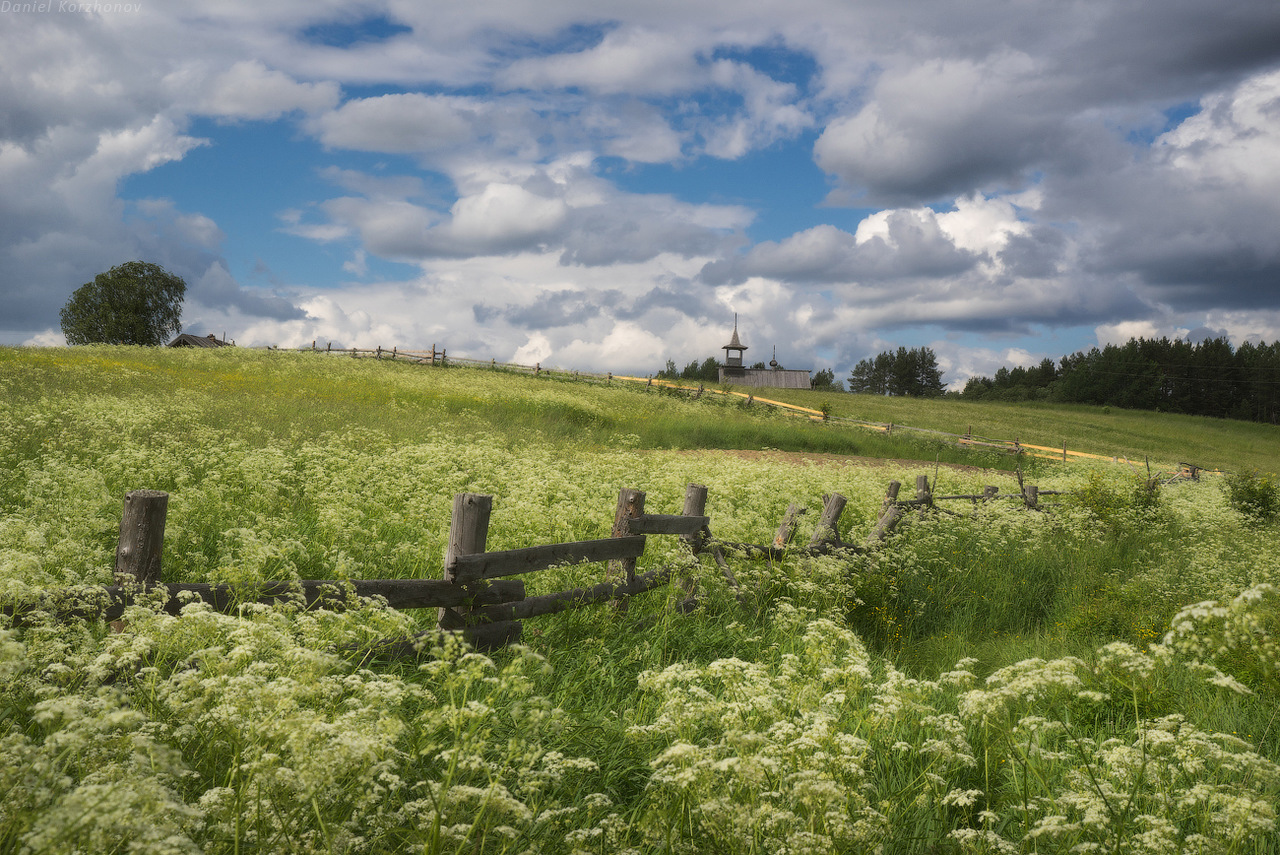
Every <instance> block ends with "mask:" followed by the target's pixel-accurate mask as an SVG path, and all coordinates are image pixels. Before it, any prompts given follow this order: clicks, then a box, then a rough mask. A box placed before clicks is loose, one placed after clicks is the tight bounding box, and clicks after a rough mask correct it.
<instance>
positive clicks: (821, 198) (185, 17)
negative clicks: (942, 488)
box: [0, 0, 1280, 389]
mask: <svg viewBox="0 0 1280 855" xmlns="http://www.w3.org/2000/svg"><path fill="white" fill-rule="evenodd" d="M133 260H142V261H149V262H153V263H156V264H160V265H162V266H164V267H165V268H166V269H168V270H170V271H172V272H174V273H176V274H178V275H180V276H182V277H183V278H184V279H185V281H186V282H187V285H188V290H187V294H186V300H185V303H184V306H183V331H184V332H190V333H195V334H197V335H205V334H209V333H213V334H215V335H217V336H219V337H222V336H223V335H224V334H225V336H226V337H227V338H229V339H233V340H235V342H236V343H237V344H238V345H241V346H264V345H274V346H279V347H298V346H309V345H310V344H311V343H312V342H313V341H315V342H317V344H318V345H319V346H320V347H325V346H327V345H329V344H332V346H333V347H335V348H336V347H352V346H357V347H370V348H372V347H376V346H382V347H386V348H391V347H399V348H401V349H414V348H430V347H431V346H432V345H435V346H436V347H440V348H446V349H447V350H448V352H449V353H450V354H451V355H455V356H467V357H472V358H477V359H497V360H499V361H514V362H521V363H527V364H532V363H534V362H539V363H541V364H543V365H545V366H553V367H562V368H572V369H578V370H582V371H601V372H603V371H613V372H616V373H624V372H625V373H649V372H653V371H657V370H659V369H661V368H662V367H663V366H664V365H665V363H666V361H667V360H668V359H669V360H672V361H674V362H675V363H676V364H677V366H683V365H685V364H686V363H688V362H690V361H693V360H697V361H699V362H700V361H702V360H703V359H705V358H706V357H708V356H722V355H723V351H722V350H721V349H720V348H721V347H722V346H723V345H725V344H727V343H728V341H729V337H730V334H731V332H732V329H733V324H734V318H735V315H736V317H737V323H738V328H739V333H740V337H741V339H742V342H743V343H744V344H745V345H747V347H748V348H749V349H748V350H747V352H746V360H747V361H748V362H754V361H757V360H759V361H764V362H768V361H769V360H770V359H771V358H773V356H774V354H775V352H776V358H777V360H778V362H779V363H781V364H783V365H784V366H785V367H787V368H809V369H812V370H814V371H815V372H816V371H817V370H820V369H825V368H830V369H833V370H834V371H835V372H836V376H837V378H842V377H846V376H847V375H848V373H849V371H850V369H851V368H852V367H853V365H854V364H856V363H857V362H858V361H859V360H861V359H864V358H868V357H872V356H874V355H875V354H877V353H879V352H881V351H883V350H892V349H897V348H898V347H908V348H917V347H928V348H930V349H931V350H932V351H933V352H934V353H935V355H936V356H937V359H938V364H939V366H940V367H941V368H942V369H943V372H944V375H943V379H944V381H946V382H947V383H948V384H950V386H951V388H953V389H959V388H962V387H963V385H964V382H965V381H966V380H967V379H968V378H969V377H971V376H975V375H980V374H986V375H990V374H993V373H994V372H995V370H996V369H997V368H999V367H1001V366H1013V365H1034V364H1037V363H1039V362H1040V361H1041V360H1042V359H1044V358H1046V357H1047V358H1050V359H1054V360H1055V361H1056V360H1057V359H1058V358H1059V357H1061V356H1062V355H1064V354H1069V353H1073V352H1075V351H1077V350H1087V349H1088V348H1090V347H1093V346H1101V345H1105V344H1107V343H1112V342H1115V343H1122V342H1124V341H1127V340H1128V339H1130V338H1132V337H1136V336H1145V337H1160V336H1168V337H1170V338H1174V337H1180V338H1185V339H1189V340H1192V341H1198V340H1203V339H1204V338H1208V337H1214V336H1227V337H1229V338H1230V339H1231V341H1232V342H1233V343H1234V344H1236V345H1239V344H1240V343H1242V342H1244V341H1248V340H1253V341H1258V340H1261V341H1266V342H1272V341H1276V340H1278V339H1280V4H1278V3H1276V2H1275V0H1077V2H1071V3H1064V2H1061V0H965V2H963V3H959V2H954V0H912V2H906V0H692V2H691V0H679V2H673V0H627V2H626V3H616V2H600V0H589V2H588V0H469V2H466V3H461V2H444V0H433V2H417V0H386V2H379V0H370V2H359V0H344V2H332V0H273V2H270V3H262V2H260V0H219V2H216V3H214V2H208V0H204V1H203V2H200V3H192V2H178V1H177V0H175V2H164V3H161V2H155V0H142V1H141V2H138V3H88V4H83V3H75V4H73V3H64V2H61V0H52V2H47V0H37V2H32V3H19V2H13V0H0V344H6V345H37V346H54V345H61V344H64V343H65V341H64V339H63V337H62V333H61V329H60V326H59V311H60V309H61V308H62V306H63V305H65V303H66V302H67V300H68V299H69V298H70V296H71V294H72V292H73V291H75V289H76V288H78V287H80V286H81V285H83V284H85V283H86V282H89V281H91V280H92V279H93V277H94V276H95V275H96V274H98V273H101V272H104V271H106V270H108V269H109V268H111V267H113V266H115V265H118V264H122V263H124V262H127V261H133Z"/></svg>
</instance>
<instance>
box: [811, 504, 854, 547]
mask: <svg viewBox="0 0 1280 855" xmlns="http://www.w3.org/2000/svg"><path fill="white" fill-rule="evenodd" d="M848 501H849V500H848V499H846V498H845V497H844V496H842V495H840V494H839V493H832V494H831V495H830V496H824V497H823V498H822V519H820V520H818V527H817V528H815V529H814V530H813V537H811V538H809V546H811V547H814V546H822V545H823V544H826V543H839V542H840V530H839V528H838V525H839V522H840V514H842V513H844V506H845V504H847V503H848Z"/></svg>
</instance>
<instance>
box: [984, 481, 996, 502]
mask: <svg viewBox="0 0 1280 855" xmlns="http://www.w3.org/2000/svg"><path fill="white" fill-rule="evenodd" d="M999 492H1000V488H999V487H997V486H995V485H994V484H988V485H987V486H985V487H983V488H982V501H984V502H989V501H991V500H992V499H994V498H995V497H996V494H997V493H999Z"/></svg>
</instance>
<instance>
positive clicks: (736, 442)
mask: <svg viewBox="0 0 1280 855" xmlns="http://www.w3.org/2000/svg"><path fill="white" fill-rule="evenodd" d="M0 382H3V383H4V389H5V394H6V395H8V396H11V397H12V399H13V400H15V401H16V400H20V399H21V398H22V397H23V396H24V395H37V396H38V395H47V394H49V393H50V390H51V389H52V390H56V394H58V395H63V396H65V395H90V396H92V395H110V396H113V397H115V398H124V399H133V400H142V399H149V398H150V399H154V398H156V397H165V396H172V395H178V396H181V395H188V396H193V395H199V396H200V398H201V404H200V406H201V407H203V408H205V409H206V410H208V411H210V416H211V417H218V416H219V415H222V416H226V417H227V418H234V414H235V412H236V410H237V409H238V408H240V407H241V406H243V403H244V400H245V398H246V396H249V397H251V398H252V399H253V401H254V406H255V408H257V409H258V411H259V412H258V414H257V415H256V417H255V418H254V419H253V421H254V424H255V427H256V429H257V430H259V431H260V432H262V434H263V436H264V437H265V436H267V435H288V434H294V433H299V434H308V435H318V434H321V433H324V432H326V431H333V430H341V429H342V428H343V427H344V425H349V424H360V423H362V422H363V421H364V420H365V419H367V418H374V419H375V420H376V422H377V424H378V426H379V429H381V430H383V431H385V432H387V433H388V434H389V435H391V436H397V435H405V436H415V435H417V434H418V432H419V431H420V430H421V429H422V426H423V420H424V419H426V420H427V421H428V422H429V423H430V424H433V425H435V426H436V427H437V428H438V429H440V430H449V429H455V428H457V429H476V430H479V429H483V430H485V431H487V432H490V433H494V434H496V435H501V436H505V437H507V438H509V439H512V440H513V441H523V438H524V437H527V435H528V434H529V433H530V432H533V433H536V434H537V435H538V436H539V437H540V438H541V440H543V441H546V442H552V443H565V444H567V445H570V446H573V447H576V448H595V449H602V448H611V447H613V448H616V447H631V448H680V449H694V448H720V449H759V448H775V449H779V450H784V451H808V452H821V453H833V454H846V455H858V456H865V457H882V458H900V459H919V460H929V461H933V460H937V459H940V460H941V461H942V462H954V463H968V464H974V465H980V466H988V467H999V468H1009V467H1011V466H1012V465H1013V464H1012V462H1011V461H1010V460H1009V459H1008V458H1007V457H1006V456H1005V455H1003V454H1000V453H996V452H991V451H983V450H978V449H974V450H963V449H958V448H954V447H952V446H950V444H949V443H946V442H941V441H935V440H932V439H930V438H929V437H928V436H927V435H914V434H912V433H909V432H904V433H902V434H900V435H898V436H896V437H885V436H883V435H880V434H878V433H876V432H874V431H870V430H868V429H866V428H862V427H858V426H856V425H853V424H851V423H848V422H841V421H839V418H840V417H844V418H849V419H860V420H866V421H873V422H881V423H888V422H892V423H894V424H897V425H906V426H909V427H916V428H923V429H927V430H936V431H942V432H945V433H954V434H965V433H968V432H972V433H973V435H974V436H976V437H991V438H995V439H1002V440H1011V439H1020V440H1021V441H1022V442H1024V443H1030V444H1035V445H1043V446H1049V447H1054V448H1058V447H1061V445H1062V443H1063V442H1064V441H1065V442H1066V443H1067V446H1068V448H1069V449H1070V450H1072V451H1084V452H1089V453H1094V454H1101V455H1109V456H1114V455H1122V456H1125V457H1128V458H1130V459H1132V460H1136V461H1142V460H1143V459H1144V458H1150V459H1151V460H1152V461H1153V464H1154V465H1160V466H1165V467H1168V466H1171V465H1174V464H1176V463H1179V462H1188V463H1194V464H1196V465H1199V466H1202V467H1205V468H1218V469H1223V470H1227V471H1235V470H1244V471H1249V470H1255V469H1257V470H1262V471H1269V470H1270V469H1273V468H1275V463H1274V461H1275V458H1276V454H1277V452H1280V428H1277V427H1275V426H1272V425H1261V424H1256V423H1251V422H1236V421H1228V420H1222V419H1205V418H1197V417H1187V416H1177V415H1170V414H1162V413H1147V412H1134V411H1125V410H1110V409H1107V408H1101V407H1085V406H1064V405H1057V406H1055V405H1047V404H1001V403H972V402H962V401H952V400H945V399H942V400H923V399H905V398H886V397H879V396H871V395H850V394H842V393H823V392H810V391H799V390H782V389H772V390H759V392H760V394H761V395H762V396H763V397H768V398H771V399H774V400H780V401H784V402H788V403H794V404H797V405H799V406H803V407H808V408H811V409H815V410H817V409H821V408H822V407H823V405H824V404H825V405H826V406H827V407H828V408H829V411H830V413H831V415H832V416H835V417H837V419H836V420H834V421H831V422H828V423H826V424H822V423H816V422H812V421H809V420H806V419H804V418H797V417H794V416H787V415H783V414H781V413H779V412H777V411H775V410H772V409H770V408H768V407H764V406H755V407H754V408H751V409H748V408H746V407H745V406H743V404H742V402H741V400H740V399H734V398H727V397H725V396H722V395H715V394H706V395H704V396H703V397H702V398H701V399H700V400H696V401H695V400H692V399H691V397H690V396H689V395H688V394H684V395H674V394H670V393H668V392H665V391H664V390H662V389H661V388H659V387H654V388H653V389H644V388H643V387H641V386H639V385H637V384H634V383H630V382H625V381H614V382H613V383H612V384H604V383H597V382H588V381H575V380H572V379H570V378H566V377H564V376H563V375H555V376H549V375H544V376H542V377H538V378H535V377H531V376H528V375H524V374H516V373H506V372H494V371H488V370H485V369H475V368H449V369H441V368H429V367H422V366H416V365H410V364H407V363H402V362H395V363H393V362H391V361H390V360H384V361H376V360H354V359H344V358H342V357H336V356H331V355H325V354H312V353H288V352H273V351H234V352H232V351H208V352H194V351H190V350H151V351H148V350H137V349H129V348H77V349H26V348H0Z"/></svg>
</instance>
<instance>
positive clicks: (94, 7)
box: [0, 0, 142, 15]
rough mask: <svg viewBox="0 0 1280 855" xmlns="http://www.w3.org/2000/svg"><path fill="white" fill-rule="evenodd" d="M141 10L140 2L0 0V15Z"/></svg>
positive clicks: (102, 12) (92, 13)
mask: <svg viewBox="0 0 1280 855" xmlns="http://www.w3.org/2000/svg"><path fill="white" fill-rule="evenodd" d="M141 11H142V4H141V3H72V2H71V0H58V2H56V3H15V2H13V0H0V15H4V14H15V13H17V14H27V15H65V14H69V13H70V14H81V15H110V14H124V13H135V12H141Z"/></svg>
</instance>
